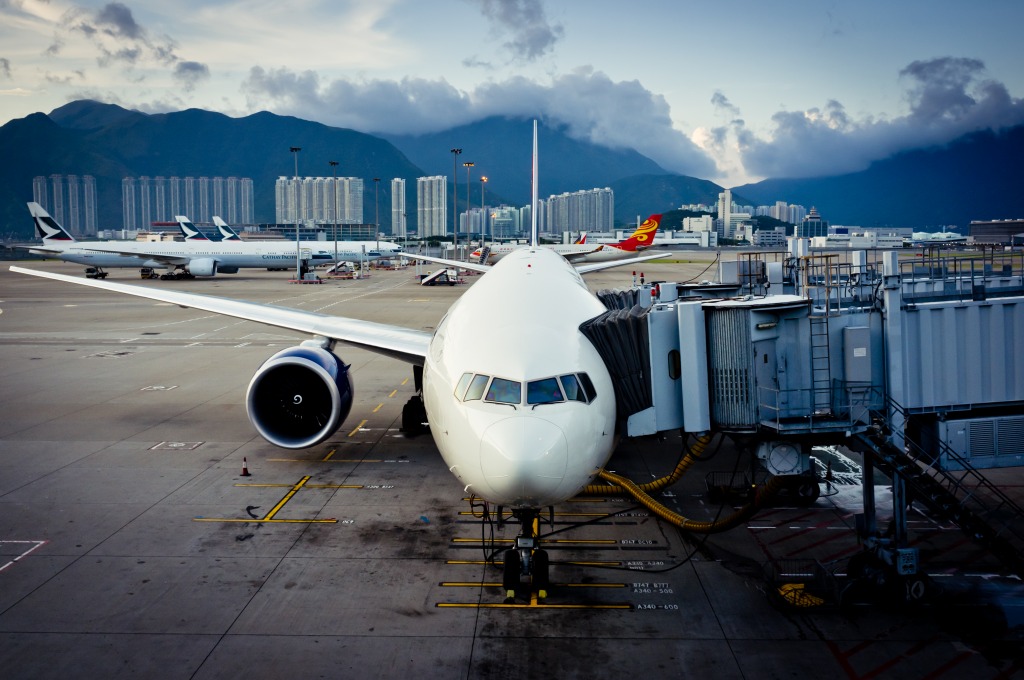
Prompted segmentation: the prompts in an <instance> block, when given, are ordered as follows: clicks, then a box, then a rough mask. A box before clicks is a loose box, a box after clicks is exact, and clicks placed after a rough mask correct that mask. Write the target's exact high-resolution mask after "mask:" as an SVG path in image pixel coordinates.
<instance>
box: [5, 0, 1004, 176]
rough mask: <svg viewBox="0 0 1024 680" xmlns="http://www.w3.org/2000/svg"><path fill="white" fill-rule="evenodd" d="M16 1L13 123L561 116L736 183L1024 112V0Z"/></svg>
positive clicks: (365, 123) (940, 139) (382, 123)
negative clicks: (110, 117)
mask: <svg viewBox="0 0 1024 680" xmlns="http://www.w3.org/2000/svg"><path fill="white" fill-rule="evenodd" d="M0 17H3V19H4V20H3V21H0V37H2V41H0V44H2V45H3V48H0V123H3V122H6V121H9V120H12V119H15V118H19V117H23V116H25V115H28V114H29V113H32V112H36V111H42V112H48V111H50V110H52V109H54V108H56V107H58V106H60V105H62V104H64V103H66V102H68V101H72V100H76V99H81V98H91V99H96V100H99V101H104V102H109V103H116V104H119V105H122V106H125V107H128V108H135V109H138V110H140V111H143V112H150V113H154V112H167V111H173V110H183V109H186V108H191V107H198V108H205V109H208V110H215V111H220V112H223V113H226V114H228V115H230V116H236V117H237V116H242V115H246V114H249V113H253V112H256V111H260V110H269V111H272V112H274V113H278V114H281V115H294V116H299V117H302V118H305V119H310V120H315V121H318V122H322V123H325V124H328V125H332V126H337V127H345V128H352V129H355V130H359V131H362V132H367V133H371V134H418V133H424V132H430V131H438V130H444V129H449V128H451V127H455V126H458V125H462V124H466V123H469V122H474V121H477V120H480V119H482V118H484V117H487V116H489V115H512V116H526V117H541V118H542V119H544V120H550V121H557V122H558V123H559V124H561V125H564V126H565V127H566V129H567V130H568V132H569V134H571V135H573V136H574V137H575V138H578V139H585V140H587V141H589V142H593V143H598V144H602V145H605V146H609V147H612V148H636V149H637V151H639V152H640V153H643V154H644V155H646V156H648V157H650V158H652V159H653V160H655V161H656V162H658V163H659V164H661V165H662V166H663V167H665V168H666V169H667V170H669V171H672V172H678V173H681V174H685V175H690V176H694V177H701V178H706V179H710V180H712V181H715V182H717V183H719V184H721V185H722V186H726V187H729V186H737V185H739V184H742V183H745V182H747V181H756V180H758V179H761V178H766V177H797V176H821V175H822V174H838V173H843V172H853V171H856V170H859V169H863V168H864V167H866V166H867V165H868V164H869V163H871V162H872V161H875V160H879V159H882V158H886V157H889V156H892V155H893V154H895V153H898V152H900V151H905V150H908V149H914V148H921V147H923V146H929V145H936V144H943V143H946V142H949V141H950V140H952V139H955V138H956V137H959V136H961V135H963V134H966V133H969V132H972V131H977V130H986V129H993V130H998V129H1001V128H1004V127H1006V126H1010V125H1015V124H1020V123H1021V122H1024V103H1022V100H1021V98H1020V94H1021V92H1022V91H1024V72H1022V71H1021V69H1020V68H1019V66H1018V65H1019V64H1020V63H1021V61H1022V60H1024V46H1022V45H1021V43H1020V41H1019V40H1018V36H1017V30H1018V29H1017V27H1019V26H1020V25H1021V24H1022V23H1024V21H1022V20H1024V5H1021V4H1020V3H1010V2H988V3H974V4H968V3H960V2H955V1H953V0H932V1H930V2H925V1H924V0H907V2H902V3H896V4H893V3H884V2H881V0H866V1H865V2H860V3H832V4H820V5H819V4H818V3H794V2H789V3H763V2H757V1H756V0H737V1H736V2H733V3H718V2H712V0H696V1H695V2H691V3H674V2H669V1H668V0H650V1H649V2H644V3H634V4H632V5H630V4H623V3H617V2H611V1H610V0H595V1H594V2H588V3H572V2H565V1H564V0H549V1H542V0H459V1H458V2H454V1H452V0H442V1H441V2H437V3H428V4H424V3H416V2H411V1H410V0H382V1H381V2H377V3H335V4H334V5H330V4H328V5H320V6H310V7H304V8H303V10H302V11H301V12H296V11H294V10H293V9H290V8H286V7H285V6H273V5H270V6H261V7H259V8H258V9H254V8H253V7H251V6H243V5H240V4H237V3H235V2H232V1H231V0H220V1H217V2H208V3H196V4H189V3H186V4H185V5H175V6H173V7H171V6H162V5H157V4H153V3H137V4H132V5H127V4H122V3H118V2H110V3H104V2H91V1H86V2H79V3H75V4H73V3H71V2H69V1H68V0H53V2H47V3H39V2H17V3H4V4H0ZM331 26H338V27H342V26H344V27H345V33H344V39H345V44H346V49H344V50H338V49H337V47H336V45H337V40H336V38H337V37H338V36H337V35H335V34H334V33H333V32H332V30H331V29H330V28H329V27H331ZM450 26H458V27H459V29H460V30H459V32H458V39H457V40H453V39H451V33H450V31H448V30H446V27H450ZM911 26H912V27H913V30H907V27H911ZM325 27H328V28H327V29H326V30H325ZM253 36H260V39H259V40H253Z"/></svg>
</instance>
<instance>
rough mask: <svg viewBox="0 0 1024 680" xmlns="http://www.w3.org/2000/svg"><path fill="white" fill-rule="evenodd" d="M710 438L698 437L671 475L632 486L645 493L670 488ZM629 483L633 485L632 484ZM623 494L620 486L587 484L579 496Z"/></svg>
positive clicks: (698, 457)
mask: <svg viewBox="0 0 1024 680" xmlns="http://www.w3.org/2000/svg"><path fill="white" fill-rule="evenodd" d="M712 438H713V437H712V435H710V434H705V435H703V436H700V437H698V438H697V441H695V442H694V443H693V446H691V447H690V450H689V451H687V452H686V455H685V456H683V459H682V460H680V461H679V464H678V465H676V469H675V470H673V471H672V473H671V474H669V475H666V476H665V477H662V478H661V479H655V480H653V481H650V482H647V483H645V484H634V485H635V486H636V487H637V488H639V489H641V490H642V491H644V492H646V493H654V492H657V491H661V490H662V489H664V488H665V487H666V486H671V485H673V484H675V483H676V482H678V481H679V478H680V477H682V476H683V473H684V472H686V471H687V469H689V467H690V466H691V465H693V464H694V463H695V462H697V460H699V459H700V457H701V455H702V454H703V453H704V449H706V448H707V447H708V444H710V443H711V440H712ZM601 472H604V470H602V471H601ZM598 476H599V477H601V478H602V479H605V480H607V478H606V477H604V476H602V475H601V474H600V473H598ZM630 483H631V484H633V482H630ZM623 493H626V490H625V488H624V487H622V486H621V485H615V486H609V485H607V484H588V485H587V486H585V487H583V491H581V492H580V494H581V495H583V496H607V495H609V494H623Z"/></svg>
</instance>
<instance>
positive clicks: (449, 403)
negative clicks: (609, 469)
mask: <svg viewBox="0 0 1024 680" xmlns="http://www.w3.org/2000/svg"><path fill="white" fill-rule="evenodd" d="M604 311H605V307H604V305H603V304H602V303H601V302H600V301H599V300H598V299H597V298H596V297H595V296H594V295H593V294H592V293H591V292H590V291H589V290H588V288H587V286H586V284H585V283H584V282H583V280H582V278H581V277H580V275H579V274H578V273H577V272H576V270H575V269H574V268H573V267H572V266H571V265H570V264H569V263H568V262H566V260H565V259H564V258H562V257H561V256H560V255H558V254H557V253H556V252H555V251H554V250H552V249H548V248H529V247H523V248H520V249H517V250H515V251H513V252H512V253H509V254H508V255H507V256H506V257H504V258H503V259H502V260H501V262H499V263H498V264H497V265H495V267H494V269H493V270H492V271H490V272H489V273H488V274H487V275H486V276H484V277H481V278H480V279H479V280H478V281H477V282H476V283H475V284H474V285H473V286H472V287H471V288H470V289H469V290H467V291H466V292H465V293H464V294H463V295H462V297H461V298H460V299H459V300H458V301H457V302H456V303H455V304H454V305H452V307H451V309H450V310H449V311H448V314H447V315H446V316H445V318H444V319H443V320H442V321H441V322H440V324H439V325H438V327H437V330H436V331H435V333H434V336H433V338H432V340H431V342H430V346H429V350H428V352H427V356H426V360H425V363H424V370H423V399H424V405H425V407H426V410H427V414H428V419H429V421H430V431H431V434H432V435H433V437H434V441H435V442H436V444H437V447H438V449H439V451H440V452H441V455H442V457H443V458H444V460H445V462H446V463H447V464H448V467H449V469H450V470H451V472H452V473H453V474H454V475H455V476H456V477H457V478H458V479H459V480H460V482H461V483H462V485H463V487H464V490H465V492H466V493H470V494H475V495H477V496H480V497H482V498H484V499H485V500H488V501H490V502H492V503H495V504H498V505H504V506H507V507H512V508H516V507H534V508H536V507H544V506H548V505H553V504H555V503H558V502H561V501H563V500H565V499H567V498H571V497H572V496H574V495H575V494H576V493H577V492H578V491H579V490H580V489H581V488H582V487H583V486H584V485H586V484H587V483H589V482H590V481H591V480H592V479H593V478H594V476H595V475H596V474H597V472H598V470H599V469H600V468H601V467H602V466H603V465H604V464H605V462H607V460H608V458H609V457H610V456H611V453H612V450H613V449H614V446H615V434H614V433H615V395H614V391H613V387H612V382H611V377H610V376H609V374H608V370H607V368H606V367H605V365H604V362H603V360H602V359H601V357H600V356H599V355H598V353H597V350H596V349H595V348H594V346H593V345H592V344H591V343H590V341H589V340H588V339H587V338H586V337H584V336H583V334H582V333H580V331H579V325H580V323H582V322H583V321H585V320H587V319H590V318H593V317H594V316H597V315H599V314H601V313H603V312H604ZM467 376H468V377H467ZM549 390H553V392H550V393H549V392H548V391H549Z"/></svg>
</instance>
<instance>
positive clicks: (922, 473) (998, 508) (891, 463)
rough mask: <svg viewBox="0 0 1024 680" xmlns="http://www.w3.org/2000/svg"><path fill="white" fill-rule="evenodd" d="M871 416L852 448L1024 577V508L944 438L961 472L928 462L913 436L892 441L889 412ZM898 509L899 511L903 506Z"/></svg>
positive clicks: (892, 410)
mask: <svg viewBox="0 0 1024 680" xmlns="http://www.w3.org/2000/svg"><path fill="white" fill-rule="evenodd" d="M888 407H889V409H890V411H889V412H890V413H897V414H899V415H901V416H902V417H903V422H906V417H907V413H906V411H904V410H903V409H902V408H901V407H900V406H899V405H897V404H895V402H893V401H892V400H888ZM872 415H873V416H874V418H875V421H874V422H875V424H874V426H872V427H871V428H869V429H868V430H867V431H865V432H861V433H858V434H854V435H853V436H852V437H851V439H850V440H849V445H850V447H851V448H852V449H854V450H857V451H860V452H861V453H863V454H866V455H869V456H870V457H871V459H872V460H873V462H874V464H875V465H877V466H878V467H879V468H881V469H882V470H883V471H884V472H887V473H888V474H890V475H893V476H894V477H898V478H899V479H901V480H903V483H904V484H905V485H906V487H907V489H908V490H909V491H910V493H911V494H912V498H913V500H914V501H919V502H921V503H923V504H924V505H925V506H927V507H928V509H929V510H931V511H932V512H934V513H935V514H936V515H938V516H939V517H940V518H942V519H946V520H948V521H951V522H953V523H954V524H956V525H957V526H959V527H960V530H961V531H963V532H964V534H966V535H967V536H968V537H970V538H971V539H972V540H974V541H975V542H977V543H978V544H980V545H981V546H983V547H984V548H985V549H987V550H988V551H989V552H990V553H991V554H992V555H994V556H995V557H997V558H998V559H999V560H1000V561H1001V562H1002V563H1003V564H1004V565H1006V566H1007V567H1008V568H1009V569H1011V570H1012V571H1014V572H1015V573H1017V574H1018V575H1024V510H1022V509H1021V507H1020V506H1019V505H1017V504H1016V503H1015V502H1014V501H1013V500H1012V499H1011V498H1009V497H1008V496H1007V495H1006V494H1005V493H1004V492H1003V491H1002V490H1001V489H999V488H998V487H996V486H994V485H993V484H992V483H991V482H989V480H988V479H986V478H985V476H984V475H982V474H981V473H980V472H979V471H978V470H976V469H975V468H974V467H972V466H971V464H970V462H969V461H967V460H966V459H965V458H963V457H962V456H960V455H959V454H958V453H956V452H955V451H953V450H952V449H951V448H949V447H948V446H947V445H946V444H945V443H944V442H940V448H941V453H942V454H944V455H945V456H947V457H948V459H950V460H954V461H956V463H957V464H959V465H961V466H962V467H963V470H944V469H941V468H938V467H935V466H934V465H932V464H931V462H930V461H931V460H932V459H933V455H932V454H930V453H927V452H925V451H924V450H922V449H921V448H920V447H918V446H917V445H916V444H914V443H913V442H910V441H909V440H907V441H906V442H905V443H906V449H905V450H904V449H901V448H900V447H898V446H897V445H895V444H894V443H893V442H892V441H891V439H890V432H891V428H890V427H889V422H890V421H889V418H888V417H887V416H886V414H885V413H883V412H874V413H873V414H872ZM865 493H867V490H865ZM896 510H897V515H898V514H899V512H900V511H901V510H903V509H902V508H897V509H896ZM905 519H906V518H905V515H904V517H903V520H904V521H905ZM897 521H899V520H898V519H897ZM897 531H899V530H897Z"/></svg>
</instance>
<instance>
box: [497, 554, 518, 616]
mask: <svg viewBox="0 0 1024 680" xmlns="http://www.w3.org/2000/svg"><path fill="white" fill-rule="evenodd" d="M521 569H522V562H520V560H519V551H518V550H506V551H505V564H504V566H503V568H502V578H501V587H502V589H503V590H504V591H505V604H510V603H511V602H513V601H515V599H516V587H517V586H518V585H519V572H520V570H521Z"/></svg>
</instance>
